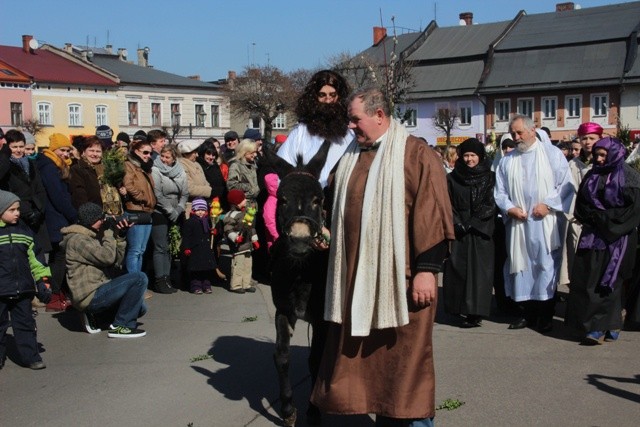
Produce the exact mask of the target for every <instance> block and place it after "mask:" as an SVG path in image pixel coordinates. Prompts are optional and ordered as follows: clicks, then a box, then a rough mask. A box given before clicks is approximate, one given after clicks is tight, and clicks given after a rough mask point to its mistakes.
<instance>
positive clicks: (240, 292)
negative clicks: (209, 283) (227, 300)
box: [229, 289, 245, 294]
mask: <svg viewBox="0 0 640 427" xmlns="http://www.w3.org/2000/svg"><path fill="white" fill-rule="evenodd" d="M229 292H233V293H234V294H244V293H245V290H244V289H229Z"/></svg>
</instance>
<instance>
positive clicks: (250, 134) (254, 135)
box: [242, 128, 262, 141]
mask: <svg viewBox="0 0 640 427" xmlns="http://www.w3.org/2000/svg"><path fill="white" fill-rule="evenodd" d="M242 139H253V140H254V141H257V140H259V139H260V140H261V139H262V135H260V131H259V130H258V129H251V128H249V129H247V130H245V131H244V135H243V136H242Z"/></svg>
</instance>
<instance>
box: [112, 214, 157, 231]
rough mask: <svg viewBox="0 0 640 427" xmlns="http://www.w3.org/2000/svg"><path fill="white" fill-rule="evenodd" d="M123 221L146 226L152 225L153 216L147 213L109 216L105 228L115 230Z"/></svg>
mask: <svg viewBox="0 0 640 427" xmlns="http://www.w3.org/2000/svg"><path fill="white" fill-rule="evenodd" d="M122 220H127V222H128V223H129V224H137V225H145V224H151V223H152V220H151V214H149V213H147V212H135V213H125V214H124V215H118V216H107V217H106V218H105V219H104V226H103V227H104V228H111V229H115V228H116V225H118V223H119V222H120V221H122Z"/></svg>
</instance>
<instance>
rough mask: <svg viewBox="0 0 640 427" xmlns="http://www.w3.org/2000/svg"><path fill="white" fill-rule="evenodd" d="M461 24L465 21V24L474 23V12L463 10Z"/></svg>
mask: <svg viewBox="0 0 640 427" xmlns="http://www.w3.org/2000/svg"><path fill="white" fill-rule="evenodd" d="M458 16H459V17H460V25H462V21H464V25H473V12H462V13H461V14H460V15H458Z"/></svg>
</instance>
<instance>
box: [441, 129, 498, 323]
mask: <svg viewBox="0 0 640 427" xmlns="http://www.w3.org/2000/svg"><path fill="white" fill-rule="evenodd" d="M458 152H459V157H458V159H457V160H456V164H455V168H454V169H453V171H452V172H451V173H450V174H448V175H447V183H448V186H449V196H450V197H451V205H452V207H453V223H454V226H455V233H456V240H455V241H454V242H453V243H452V245H451V256H450V257H449V259H448V260H447V262H446V264H445V269H444V285H443V288H444V309H445V312H447V313H448V314H454V315H460V316H461V319H462V323H461V324H460V326H461V327H463V328H473V327H478V326H480V325H481V322H482V318H483V317H489V314H490V311H491V291H492V287H493V269H494V265H493V264H494V261H493V258H494V242H493V231H494V227H495V223H494V216H495V200H494V198H493V187H494V185H495V175H494V173H493V172H492V171H491V161H490V160H489V159H487V158H486V155H485V150H484V145H483V144H482V143H481V142H480V141H478V140H477V139H475V138H469V139H467V140H466V141H464V142H463V143H462V144H460V146H459V147H458Z"/></svg>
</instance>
